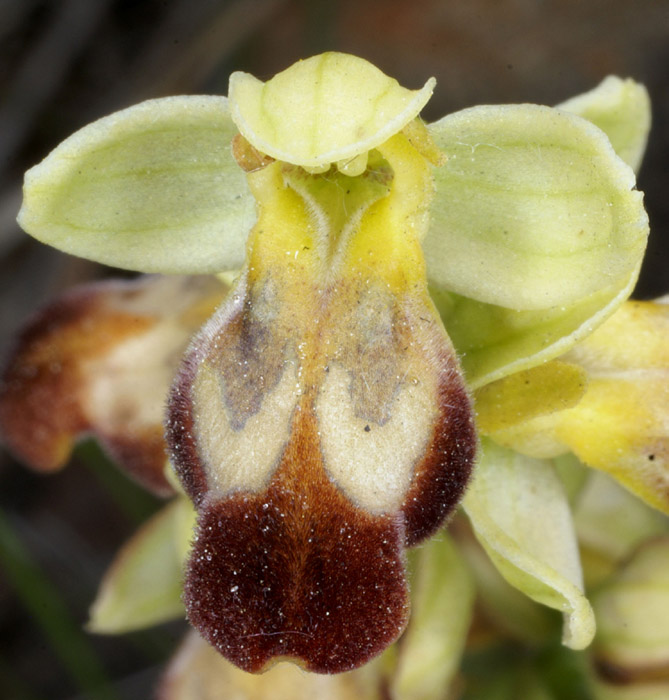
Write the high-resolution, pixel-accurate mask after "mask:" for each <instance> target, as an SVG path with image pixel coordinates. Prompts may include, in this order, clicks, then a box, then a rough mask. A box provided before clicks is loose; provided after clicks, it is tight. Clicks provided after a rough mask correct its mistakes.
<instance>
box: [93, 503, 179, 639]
mask: <svg viewBox="0 0 669 700" xmlns="http://www.w3.org/2000/svg"><path fill="white" fill-rule="evenodd" d="M184 504H186V506H184ZM186 507H187V508H190V510H192V507H191V506H190V504H188V503H187V502H186V499H185V498H177V499H176V500H174V501H172V503H170V504H169V505H167V506H165V508H163V509H162V510H161V511H160V512H159V513H158V514H157V515H155V516H154V517H153V518H152V519H151V520H149V521H148V522H147V523H146V524H145V525H144V526H143V527H142V528H141V529H140V530H139V531H138V532H137V533H136V534H135V535H134V536H133V537H132V538H131V539H130V540H129V541H128V542H127V543H126V544H125V545H124V547H123V548H122V549H121V550H120V552H119V553H118V554H117V556H116V559H115V560H114V562H113V563H112V565H111V566H110V568H109V569H108V570H107V573H106V574H105V576H104V578H103V579H102V583H101V584H100V588H99V590H98V595H97V598H96V599H95V601H94V603H93V605H92V607H91V610H90V621H89V623H88V629H89V630H90V631H92V632H98V633H101V634H120V633H122V632H128V631H131V630H137V629H143V628H144V627H150V626H151V625H155V624H158V623H160V622H165V621H167V620H172V619H176V618H184V617H185V611H184V607H183V604H182V602H181V592H182V555H183V552H182V549H183V547H182V545H181V541H182V540H183V539H184V530H185V528H186V527H187V526H185V525H184V522H185V521H186V520H187V511H186Z"/></svg>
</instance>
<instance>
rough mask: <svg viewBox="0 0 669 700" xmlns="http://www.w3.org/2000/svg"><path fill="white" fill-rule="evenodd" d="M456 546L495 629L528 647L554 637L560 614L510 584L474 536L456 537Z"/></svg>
mask: <svg viewBox="0 0 669 700" xmlns="http://www.w3.org/2000/svg"><path fill="white" fill-rule="evenodd" d="M458 545H459V547H460V551H461V552H462V555H463V557H464V558H465V560H466V562H467V564H468V566H469V568H470V570H471V571H472V573H473V574H474V579H475V582H476V593H477V596H478V599H477V605H478V606H480V608H481V611H482V612H483V614H484V615H485V617H486V618H487V619H488V620H489V621H490V622H492V623H493V625H494V626H495V628H496V629H498V630H500V631H501V632H503V634H504V635H508V636H510V637H512V638H513V639H516V640H518V641H520V642H521V643H523V644H526V645H530V646H539V645H544V644H546V642H550V641H551V640H553V639H555V638H556V637H557V635H558V634H559V627H558V625H559V624H560V620H559V615H557V614H556V613H555V612H554V611H553V610H550V609H548V608H547V607H545V606H543V605H539V604H537V603H535V602H534V601H533V600H530V599H529V598H528V597H527V596H526V595H523V593H521V592H520V591H519V590H518V589H517V588H515V587H514V586H512V585H510V584H509V583H508V582H507V581H506V579H505V578H504V577H503V576H502V575H501V574H500V573H499V571H498V569H497V567H496V566H494V564H493V563H492V562H491V561H490V557H489V556H488V555H487V554H486V552H485V551H484V549H483V548H482V547H481V545H480V544H479V543H478V541H477V540H476V538H475V537H474V536H473V535H469V533H467V536H459V537H458ZM556 618H557V619H556Z"/></svg>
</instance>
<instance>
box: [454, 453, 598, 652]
mask: <svg viewBox="0 0 669 700" xmlns="http://www.w3.org/2000/svg"><path fill="white" fill-rule="evenodd" d="M482 448H483V449H482V452H483V454H482V458H481V463H480V464H479V467H478V470H477V473H476V476H475V478H474V483H473V484H472V486H471V487H470V488H469V491H468V492H467V495H466V496H465V499H464V501H463V506H464V508H465V511H466V513H467V515H468V516H469V518H470V520H471V522H472V525H473V527H474V532H475V534H476V536H477V538H478V539H479V541H480V542H481V544H482V545H483V547H484V548H485V550H486V551H487V552H488V555H489V556H490V558H491V559H492V560H493V562H494V563H495V565H496V566H497V568H498V569H499V571H500V573H501V574H502V575H503V576H504V578H506V580H507V581H508V582H509V583H511V584H512V585H513V586H515V587H516V588H518V589H520V590H521V591H522V592H523V593H525V594H526V595H527V596H529V597H530V598H532V600H535V601H537V602H538V603H542V604H544V605H547V606H549V607H551V608H555V609H556V610H559V611H561V612H562V613H563V615H564V617H565V625H564V630H563V643H564V644H565V645H566V646H568V647H571V648H572V649H583V648H585V647H586V646H588V644H589V643H590V642H591V640H592V637H593V635H594V633H595V623H594V617H593V614H592V609H591V608H590V604H589V603H588V601H587V599H586V598H585V596H584V594H583V583H582V573H581V565H580V561H579V554H578V545H577V542H576V536H575V533H574V528H573V524H572V520H571V513H570V510H569V504H568V503H567V498H566V495H565V493H564V490H563V488H562V484H561V483H560V480H559V478H558V477H557V475H556V474H555V472H554V471H553V469H552V468H551V466H550V464H548V463H546V462H542V461H540V460H536V459H531V458H528V457H524V456H522V455H519V454H517V453H513V452H511V451H508V450H505V449H504V448H502V447H499V446H498V445H495V443H493V442H492V441H490V440H484V441H483V445H482Z"/></svg>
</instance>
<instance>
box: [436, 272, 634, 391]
mask: <svg viewBox="0 0 669 700" xmlns="http://www.w3.org/2000/svg"><path fill="white" fill-rule="evenodd" d="M639 262H640V261H639ZM638 273H639V266H637V268H636V269H635V270H634V271H633V272H632V274H631V275H630V276H629V278H628V279H627V281H626V283H625V284H623V285H622V286H621V285H620V284H618V283H616V284H615V285H613V286H609V287H605V288H603V289H601V290H599V291H597V292H595V293H594V294H591V295H590V296H587V297H585V298H583V299H580V300H578V301H577V302H575V303H574V304H571V305H569V306H567V307H563V306H556V307H552V308H549V309H541V310H536V311H514V310H513V309H506V308H504V307H502V306H494V305H492V304H485V303H483V302H480V301H475V300H474V299H468V298H466V297H461V296H458V295H457V294H449V293H447V292H440V291H438V290H435V289H434V288H433V289H432V290H431V292H432V298H433V300H434V302H435V304H436V306H437V308H438V309H439V312H440V313H441V317H442V319H443V321H444V325H445V326H446V327H447V328H448V333H449V335H450V336H451V339H452V341H453V345H454V346H455V349H456V350H457V352H458V355H459V356H460V361H461V363H462V367H463V369H464V370H465V375H466V376H467V381H468V383H469V385H470V387H472V388H473V389H476V388H478V387H481V386H484V385H486V384H488V383H489V382H492V381H495V380H497V379H501V378H503V377H506V376H508V375H509V374H512V373H514V372H520V371H523V370H526V369H529V368H532V367H534V366H536V365H538V364H539V363H541V362H545V361H547V360H552V359H553V358H555V357H557V356H558V355H561V354H563V353H565V352H567V351H568V350H570V349H571V348H572V347H573V346H574V345H575V344H576V343H578V342H580V341H581V340H582V339H583V338H584V337H586V336H588V335H589V334H590V333H592V331H593V330H594V329H595V328H596V327H597V326H599V325H600V324H601V323H602V322H603V321H604V320H606V319H607V318H608V317H609V316H610V315H611V314H612V313H613V312H614V311H615V310H616V309H617V308H618V307H619V306H620V305H621V304H622V303H623V302H624V301H625V299H627V297H628V296H629V295H630V293H631V292H632V289H633V288H634V285H635V284H636V281H637V277H638Z"/></svg>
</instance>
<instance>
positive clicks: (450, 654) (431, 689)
mask: <svg viewBox="0 0 669 700" xmlns="http://www.w3.org/2000/svg"><path fill="white" fill-rule="evenodd" d="M409 564H410V569H411V570H412V572H413V576H412V586H411V621H410V623H409V627H408V629H407V631H406V632H405V633H404V635H403V636H402V641H401V644H400V646H399V654H398V659H397V666H396V671H395V674H394V676H393V678H392V680H391V683H390V686H391V689H392V696H393V698H396V700H442V699H443V698H444V697H445V691H446V689H447V688H448V687H449V685H450V683H451V681H452V680H453V678H454V676H455V674H456V672H457V670H458V668H459V665H460V657H461V655H462V651H463V649H464V646H465V641H466V638H467V630H468V629H469V623H470V621H471V615H472V609H473V605H474V592H475V591H474V584H473V581H472V578H471V575H470V574H469V572H468V570H467V567H466V565H465V563H464V561H463V560H462V557H461V555H460V553H459V552H458V550H457V549H456V547H455V545H454V544H453V542H452V540H451V539H450V538H449V537H448V536H447V535H446V534H440V535H438V536H437V537H435V538H433V539H432V540H430V541H428V542H427V543H425V544H424V545H423V546H422V547H420V548H417V549H416V550H414V551H413V552H411V553H410V560H409Z"/></svg>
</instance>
